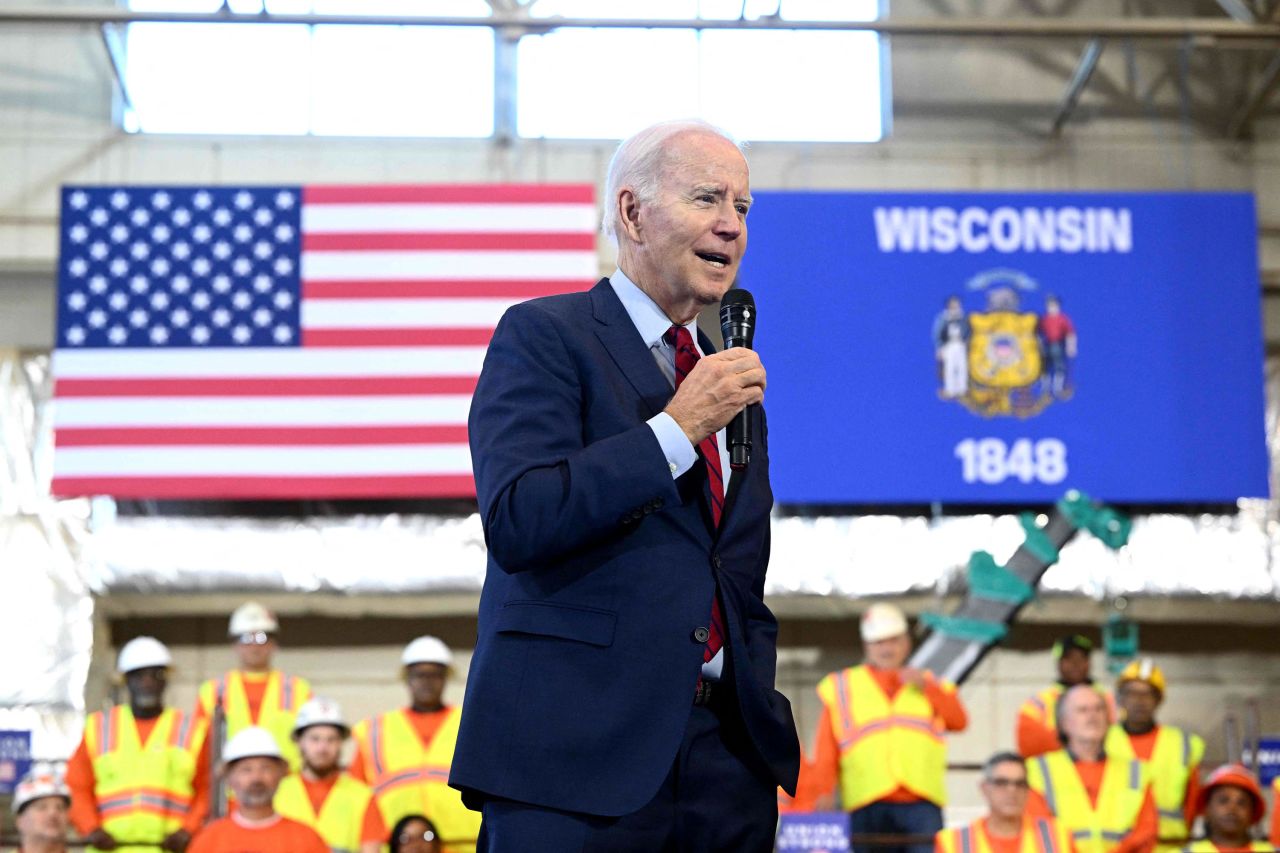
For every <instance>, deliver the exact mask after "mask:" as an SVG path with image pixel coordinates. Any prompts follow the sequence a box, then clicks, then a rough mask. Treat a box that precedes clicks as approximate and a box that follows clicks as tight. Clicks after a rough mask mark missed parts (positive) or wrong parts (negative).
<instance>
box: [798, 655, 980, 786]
mask: <svg viewBox="0 0 1280 853" xmlns="http://www.w3.org/2000/svg"><path fill="white" fill-rule="evenodd" d="M867 669H868V671H870V673H871V675H872V677H873V678H875V680H876V683H877V684H879V685H880V689H881V690H883V691H884V694H885V695H886V696H888V697H889V699H890V701H892V700H893V698H894V697H895V696H896V695H897V694H898V691H899V690H901V689H902V676H901V674H900V671H899V670H896V669H876V668H875V667H868V668H867ZM924 695H925V698H926V699H928V700H929V704H930V705H932V706H933V713H934V718H935V719H937V720H940V721H941V722H942V725H943V727H944V728H945V729H946V730H947V731H949V732H962V731H964V730H965V727H966V726H968V725H969V714H968V712H966V711H965V709H964V704H963V703H961V701H960V696H959V695H958V694H957V693H956V689H955V687H952V686H950V685H947V686H944V685H943V684H941V683H939V682H938V680H937V679H935V678H934V677H933V675H932V674H931V673H927V674H926V675H925V681H924ZM851 701H853V702H857V697H856V696H855V697H853V698H852V699H851ZM839 780H840V744H839V743H838V742H837V741H836V734H835V729H834V727H833V726H832V725H831V712H830V710H829V709H828V708H827V707H826V706H825V705H824V706H823V708H822V715H821V716H820V717H819V718H818V732H817V736H816V738H815V740H814V748H813V761H811V762H809V763H808V764H806V765H803V766H802V767H801V769H800V783H799V784H800V788H799V789H798V790H797V795H802V796H804V798H805V800H806V802H813V801H815V800H816V799H818V798H819V797H823V796H826V795H828V794H830V793H831V792H832V791H834V790H835V788H836V783H837V782H838V781H839ZM797 799H799V796H798V797H797ZM919 799H920V798H919V797H917V796H916V795H915V794H913V793H911V792H910V791H908V790H907V789H906V788H903V787H899V788H898V790H896V791H894V792H893V793H892V794H890V795H889V796H887V797H885V798H884V802H891V803H913V802H918V801H919Z"/></svg>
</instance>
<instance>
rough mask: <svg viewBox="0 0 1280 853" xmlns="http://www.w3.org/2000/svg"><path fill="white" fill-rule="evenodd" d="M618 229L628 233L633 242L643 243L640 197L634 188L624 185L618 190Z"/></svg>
mask: <svg viewBox="0 0 1280 853" xmlns="http://www.w3.org/2000/svg"><path fill="white" fill-rule="evenodd" d="M617 201H618V230H619V231H622V232H623V233H625V234H626V235H627V239H629V240H630V241H631V242H632V243H643V242H644V239H643V233H644V231H643V228H642V227H641V225H640V199H639V198H637V197H636V194H635V192H634V191H633V190H631V189H630V188H628V187H623V188H622V189H620V190H618V199H617Z"/></svg>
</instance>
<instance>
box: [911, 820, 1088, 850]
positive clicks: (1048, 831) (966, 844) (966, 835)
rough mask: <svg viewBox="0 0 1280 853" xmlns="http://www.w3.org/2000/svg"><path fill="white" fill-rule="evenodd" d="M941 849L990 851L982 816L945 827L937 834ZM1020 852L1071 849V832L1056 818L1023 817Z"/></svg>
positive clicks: (1019, 843)
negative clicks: (953, 826)
mask: <svg viewBox="0 0 1280 853" xmlns="http://www.w3.org/2000/svg"><path fill="white" fill-rule="evenodd" d="M935 838H936V839H937V842H938V844H937V846H938V847H940V848H942V853H991V841H990V840H989V839H988V838H987V830H986V827H985V826H984V825H983V821H982V820H975V821H974V822H973V823H971V824H969V825H968V826H965V827H961V828H958V829H944V830H942V831H941V832H939V833H938V834H937V836H935ZM1019 839H1020V840H1019V842H1018V853H1071V836H1070V835H1068V834H1067V830H1066V829H1065V828H1064V827H1063V826H1062V825H1061V824H1060V823H1058V822H1057V821H1056V820H1053V819H1051V818H1039V819H1036V820H1032V819H1031V818H1024V819H1023V821H1022V833H1021V834H1020V836H1019Z"/></svg>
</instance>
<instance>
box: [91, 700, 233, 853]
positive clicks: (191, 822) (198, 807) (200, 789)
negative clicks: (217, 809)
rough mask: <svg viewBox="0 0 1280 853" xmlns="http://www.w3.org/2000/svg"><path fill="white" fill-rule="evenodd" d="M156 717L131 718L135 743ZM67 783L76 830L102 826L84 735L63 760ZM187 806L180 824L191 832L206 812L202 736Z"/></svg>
mask: <svg viewBox="0 0 1280 853" xmlns="http://www.w3.org/2000/svg"><path fill="white" fill-rule="evenodd" d="M157 720H158V718H155V717H153V718H152V719H149V720H138V719H135V720H134V723H135V724H136V726H137V729H138V743H140V744H142V745H143V747H144V748H145V747H146V744H147V739H148V738H150V737H151V732H152V731H154V730H155V727H156V722H157ZM66 780H67V787H68V788H70V789H71V809H70V810H69V811H68V812H67V816H68V817H69V818H70V820H71V825H72V826H74V827H75V828H76V832H78V833H80V834H81V835H88V834H89V833H91V832H93V831H94V830H95V829H98V828H99V827H100V826H102V815H101V813H100V812H99V811H98V794H97V787H98V779H97V776H96V774H95V773H94V772H93V759H91V758H90V757H89V750H88V748H87V747H86V746H85V743H84V739H83V738H81V739H80V745H79V746H77V747H76V751H75V754H74V755H72V756H71V760H70V761H69V762H68V763H67V776H66ZM191 784H192V799H191V809H190V810H189V811H188V812H187V817H186V819H185V820H183V822H182V828H183V829H185V830H186V831H187V832H190V833H192V834H195V832H196V831H198V830H199V829H200V826H201V825H202V824H203V823H204V820H205V818H206V817H207V816H208V815H209V739H208V738H205V741H204V743H203V744H202V745H201V747H200V758H199V759H198V760H197V761H196V775H195V778H194V779H193V780H192V783H191Z"/></svg>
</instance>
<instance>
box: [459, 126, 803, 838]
mask: <svg viewBox="0 0 1280 853" xmlns="http://www.w3.org/2000/svg"><path fill="white" fill-rule="evenodd" d="M606 194H607V195H606V199H605V215H604V228H605V231H606V233H608V234H609V235H610V236H611V237H613V238H614V239H615V240H616V242H617V245H618V267H619V268H618V270H617V271H616V272H615V273H614V274H613V275H612V276H610V277H609V278H606V279H602V280H601V281H600V282H599V283H598V284H597V285H596V286H595V287H594V288H592V289H591V290H590V291H588V292H586V293H580V294H572V295H567V296H553V297H547V298H543V299H535V300H533V301H530V302H526V303H523V304H521V305H516V306H514V307H513V308H511V309H510V310H509V311H508V312H507V313H506V315H505V316H504V317H503V319H502V321H501V322H500V323H499V324H498V327H497V330H496V331H495V332H494V336H493V341H492V343H491V344H490V346H489V352H488V355H487V357H486V358H485V363H484V369H483V371H482V373H481V376H480V381H479V384H478V386H477V388H476V393H475V397H474V400H473V402H472V406H471V418H470V425H469V426H470V437H471V455H472V459H473V462H474V468H475V478H476V489H477V493H478V496H479V502H480V512H481V516H482V518H483V521H484V529H485V538H486V541H487V542H488V546H489V565H488V572H487V576H486V580H485V585H484V592H483V594H482V595H481V598H480V614H479V638H478V640H477V643H476V650H475V656H474V657H473V659H472V662H471V670H470V674H469V676H468V680H467V693H466V699H465V702H464V703H463V712H462V722H461V730H460V732H459V735H458V745H457V751H456V753H455V757H454V760H453V768H452V773H451V776H450V784H451V785H453V786H454V787H457V788H459V789H461V790H462V791H463V792H464V797H465V798H466V801H467V802H468V803H469V804H471V805H472V806H473V807H476V808H480V809H481V811H482V814H483V818H484V821H483V825H482V829H481V834H480V844H479V850H480V851H481V853H486V851H487V853H507V851H518V853H541V851H545V853H578V851H609V853H619V851H637V853H641V851H643V853H654V851H698V852H699V853H701V851H733V853H752V852H753V851H765V850H772V849H773V840H772V837H773V831H774V827H775V822H776V816H777V800H776V788H777V786H778V785H781V786H782V787H783V788H785V789H787V790H788V791H789V792H792V793H794V789H795V781H796V774H797V771H798V767H799V744H798V741H797V739H796V733H795V725H794V722H793V720H792V717H791V707H790V704H789V703H788V702H787V700H786V698H785V697H783V696H782V694H780V693H778V692H777V691H776V690H774V668H775V657H776V636H777V622H776V620H775V619H774V617H773V614H772V613H770V612H769V610H768V608H767V607H766V606H765V604H764V579H765V569H766V567H767V565H768V560H769V511H770V509H771V507H772V505H773V493H772V492H771V490H770V488H769V458H768V452H767V432H766V426H765V421H764V414H763V411H762V409H761V407H760V406H752V407H751V408H750V409H749V410H748V411H749V413H750V417H751V418H752V421H753V423H752V426H753V436H754V437H755V443H754V445H753V447H752V453H751V461H750V464H749V465H748V466H747V467H746V468H745V469H741V470H731V468H730V465H729V463H728V457H727V446H726V443H725V440H724V439H725V435H724V432H725V430H724V427H725V425H726V424H727V423H728V422H729V421H730V420H731V419H732V418H733V416H734V415H735V414H737V413H738V412H739V411H741V410H742V409H743V408H744V407H745V406H748V405H751V404H755V403H759V402H760V401H761V400H762V399H763V395H764V387H765V371H764V367H763V366H762V365H761V363H760V359H759V357H758V356H757V355H756V354H755V353H754V352H752V351H750V350H746V349H731V350H727V351H724V352H718V353H717V352H714V351H713V348H712V346H711V343H710V341H708V340H707V339H706V338H705V337H702V336H700V335H699V334H698V331H697V324H696V319H697V316H698V312H699V311H700V310H702V309H703V308H705V307H706V306H708V305H712V304H714V303H716V302H718V301H719V300H720V298H721V297H722V296H724V294H725V292H726V291H728V290H729V288H730V287H731V285H732V284H733V281H734V278H735V276H736V275H737V272H738V266H739V264H740V262H741V260H742V255H743V251H744V250H745V248H746V243H747V226H746V216H747V209H748V207H749V206H750V204H751V197H750V186H749V181H748V172H747V163H746V160H745V158H744V157H743V156H742V152H741V151H740V150H739V148H738V146H737V145H736V144H735V143H734V142H733V141H732V140H730V139H729V138H728V137H726V136H725V135H723V133H721V132H720V131H718V130H716V129H715V128H713V127H711V126H710V125H707V124H704V123H702V122H668V123H664V124H660V125H656V126H654V127H651V128H648V129H647V130H644V131H642V132H640V133H639V134H637V135H635V136H633V137H632V138H630V139H628V140H626V141H624V142H623V143H622V145H621V146H619V148H618V152H617V153H616V154H615V156H614V158H613V161H612V163H611V164H610V167H609V174H608V178H607V187H606Z"/></svg>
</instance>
